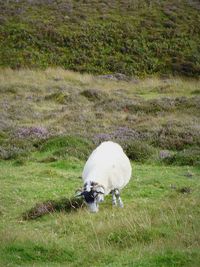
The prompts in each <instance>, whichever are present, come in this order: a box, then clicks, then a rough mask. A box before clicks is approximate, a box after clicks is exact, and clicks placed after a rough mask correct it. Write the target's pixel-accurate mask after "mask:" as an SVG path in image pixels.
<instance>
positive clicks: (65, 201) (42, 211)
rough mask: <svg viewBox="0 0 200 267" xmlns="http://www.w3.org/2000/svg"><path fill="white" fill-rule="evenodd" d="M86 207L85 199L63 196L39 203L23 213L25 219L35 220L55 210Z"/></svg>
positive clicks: (74, 209) (67, 210) (72, 209)
mask: <svg viewBox="0 0 200 267" xmlns="http://www.w3.org/2000/svg"><path fill="white" fill-rule="evenodd" d="M83 207H84V201H83V199H82V198H75V197H72V198H62V199H59V200H47V201H45V202H42V203H38V204H36V205H35V207H33V208H31V209H30V210H28V211H26V212H24V214H23V215H22V217H23V219H24V220H33V219H37V218H38V217H41V216H43V215H46V214H50V213H53V212H60V211H65V212H71V211H77V210H78V209H80V208H83Z"/></svg>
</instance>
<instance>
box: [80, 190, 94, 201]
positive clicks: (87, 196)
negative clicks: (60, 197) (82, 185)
mask: <svg viewBox="0 0 200 267" xmlns="http://www.w3.org/2000/svg"><path fill="white" fill-rule="evenodd" d="M82 195H83V197H84V199H85V201H86V202H87V203H92V202H94V201H95V194H94V192H93V191H92V190H91V191H90V192H88V191H84V192H83V193H82Z"/></svg>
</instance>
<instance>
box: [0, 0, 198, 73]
mask: <svg viewBox="0 0 200 267" xmlns="http://www.w3.org/2000/svg"><path fill="white" fill-rule="evenodd" d="M199 8H200V6H199V3H198V1H190V0H181V1H175V0H167V1H157V0H152V1H147V0H134V1H130V0H120V1H112V0H110V1H103V0H102V1H99V0H98V1H97V0H94V1H87V0H84V1H83V0H80V1H75V0H71V1H65V0H60V1H51V0H41V1H40V0H33V1H28V0H20V1H14V0H10V1H1V2H0V13H1V16H0V62H1V63H0V64H1V66H4V67H5V66H6V67H12V68H19V67H32V68H33V67H34V68H36V67H40V68H46V67H50V66H62V67H64V68H66V69H71V70H78V71H81V72H89V73H96V74H97V73H98V74H102V73H115V72H119V73H124V74H126V75H135V76H145V75H151V74H155V73H157V74H179V75H186V76H198V75H199V74H200V46H199V44H200V37H199V36H200V26H199V25H200V12H199Z"/></svg>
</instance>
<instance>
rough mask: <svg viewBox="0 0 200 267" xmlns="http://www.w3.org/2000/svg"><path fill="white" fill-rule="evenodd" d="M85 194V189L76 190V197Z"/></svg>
mask: <svg viewBox="0 0 200 267" xmlns="http://www.w3.org/2000/svg"><path fill="white" fill-rule="evenodd" d="M82 195H83V190H82V189H77V190H76V192H75V197H81V196H82Z"/></svg>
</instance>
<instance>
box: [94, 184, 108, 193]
mask: <svg viewBox="0 0 200 267" xmlns="http://www.w3.org/2000/svg"><path fill="white" fill-rule="evenodd" d="M94 190H95V191H96V192H97V193H98V194H104V193H105V189H104V187H103V186H102V185H97V186H95V188H94Z"/></svg>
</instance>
